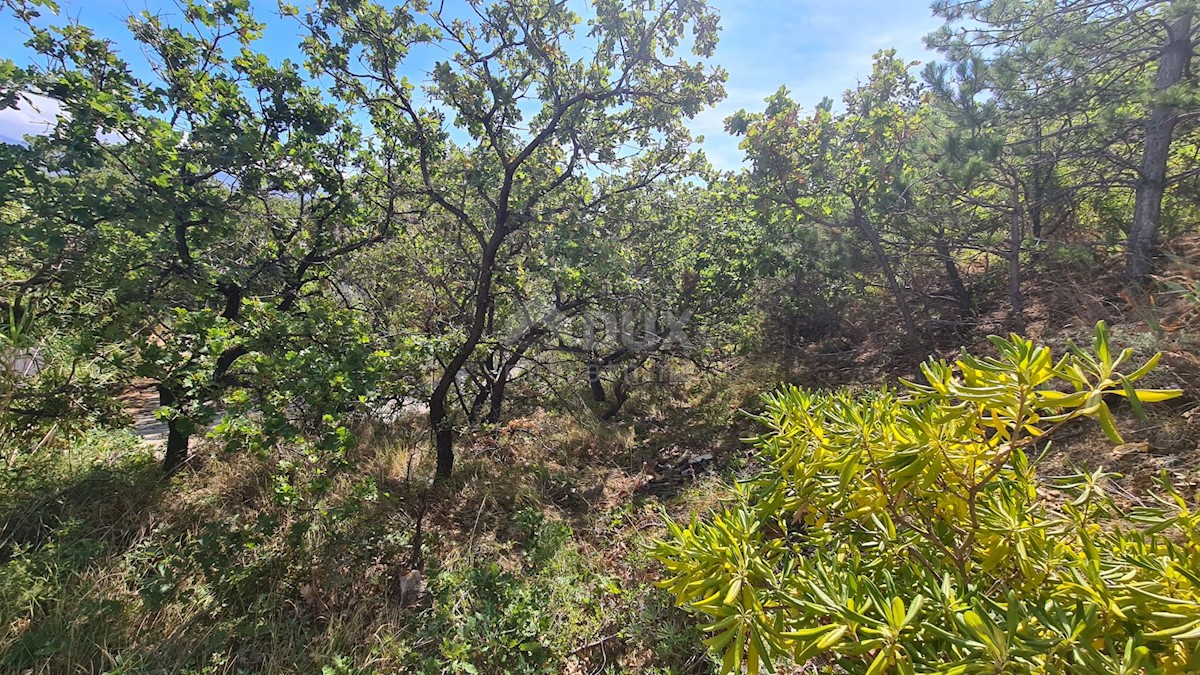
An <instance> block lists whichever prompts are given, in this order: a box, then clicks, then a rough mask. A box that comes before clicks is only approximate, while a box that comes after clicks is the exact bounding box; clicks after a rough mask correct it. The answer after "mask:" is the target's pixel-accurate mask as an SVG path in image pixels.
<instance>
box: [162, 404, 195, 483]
mask: <svg viewBox="0 0 1200 675" xmlns="http://www.w3.org/2000/svg"><path fill="white" fill-rule="evenodd" d="M176 402H177V398H176V396H175V393H174V392H172V391H171V389H170V387H168V386H166V385H164V384H159V385H158V404H159V405H160V406H163V407H169V406H173V405H175V403H176ZM190 440H191V434H190V433H189V432H188V430H187V425H186V423H184V422H183V421H182V420H179V419H176V418H174V417H172V418H170V419H168V420H167V448H166V454H164V455H163V464H162V470H163V473H165V474H166V475H168V476H170V475H172V474H174V473H175V472H176V471H179V469H180V468H182V467H183V463H184V462H186V461H187V458H188V445H189V443H190Z"/></svg>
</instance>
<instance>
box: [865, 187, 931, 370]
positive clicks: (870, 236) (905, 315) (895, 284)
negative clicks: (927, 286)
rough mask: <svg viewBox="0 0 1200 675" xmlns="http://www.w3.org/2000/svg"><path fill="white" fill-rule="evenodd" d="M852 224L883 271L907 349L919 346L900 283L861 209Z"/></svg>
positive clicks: (915, 326) (915, 327)
mask: <svg viewBox="0 0 1200 675" xmlns="http://www.w3.org/2000/svg"><path fill="white" fill-rule="evenodd" d="M854 224H855V226H856V227H857V228H858V230H859V231H860V232H862V233H863V236H864V237H866V238H867V243H869V244H870V245H871V252H872V253H874V254H875V261H876V262H878V263H879V268H880V270H882V271H883V276H884V279H885V280H886V281H887V285H888V289H889V290H891V292H892V297H893V298H895V300H896V309H898V310H899V311H900V320H901V321H902V322H903V323H904V335H905V338H906V339H907V340H908V346H909V347H913V348H916V347H919V346H921V341H920V338H919V337H918V336H917V325H916V324H915V323H914V322H913V318H912V312H911V311H910V310H909V308H908V301H907V300H905V299H904V289H903V288H901V286H900V281H899V280H897V279H896V272H895V271H894V270H893V269H892V264H891V263H890V262H889V261H888V257H887V252H886V251H884V250H883V244H882V243H881V242H880V240H879V233H878V232H876V231H875V228H874V227H873V226H872V225H871V221H870V220H868V219H867V217H866V214H864V213H863V212H862V210H861V209H859V208H858V207H855V209H854Z"/></svg>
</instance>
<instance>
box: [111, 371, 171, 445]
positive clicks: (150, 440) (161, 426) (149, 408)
mask: <svg viewBox="0 0 1200 675" xmlns="http://www.w3.org/2000/svg"><path fill="white" fill-rule="evenodd" d="M121 401H122V403H124V405H125V410H126V411H127V412H128V413H129V415H130V417H132V418H133V427H132V431H133V433H134V435H136V436H138V437H139V438H141V439H142V442H143V443H145V444H146V445H148V446H150V447H151V448H153V449H154V450H156V451H157V450H158V449H159V448H161V447H162V446H163V445H165V444H166V442H167V423H166V422H163V421H162V420H160V419H158V418H157V417H155V416H154V413H155V411H157V410H158V408H159V404H158V392H157V391H156V390H155V389H154V385H150V384H146V385H141V386H138V387H135V388H133V389H130V390H129V391H127V392H125V394H124V395H122V396H121Z"/></svg>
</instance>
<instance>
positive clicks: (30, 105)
mask: <svg viewBox="0 0 1200 675" xmlns="http://www.w3.org/2000/svg"><path fill="white" fill-rule="evenodd" d="M61 110H62V104H60V103H59V102H58V101H55V100H54V99H52V98H47V97H45V96H41V95H39V94H31V93H23V94H21V96H20V97H19V98H18V100H17V105H16V107H14V108H4V109H0V136H4V137H6V138H8V139H11V140H14V141H20V140H22V139H24V138H25V137H26V136H38V135H41V134H44V133H47V132H49V131H50V130H51V129H52V128H53V127H54V125H55V124H56V122H57V119H58V115H59V112H60V111H61Z"/></svg>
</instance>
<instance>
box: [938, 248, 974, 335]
mask: <svg viewBox="0 0 1200 675" xmlns="http://www.w3.org/2000/svg"><path fill="white" fill-rule="evenodd" d="M933 250H934V252H935V253H937V257H938V259H939V260H941V261H942V267H943V268H945V270H946V282H947V283H949V284H950V291H951V292H952V293H954V299H955V300H957V301H958V313H959V316H960V317H961V318H963V319H969V318H971V317H972V316H974V315H975V308H974V307H973V306H972V305H971V291H970V290H969V289H968V288H967V285H966V284H964V283H963V280H962V275H961V274H959V273H958V265H956V264H955V262H954V258H953V257H952V256H951V255H950V244H949V242H947V241H946V238H945V237H944V236H942V235H940V234H939V235H938V236H937V237H936V238H934V240H933Z"/></svg>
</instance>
